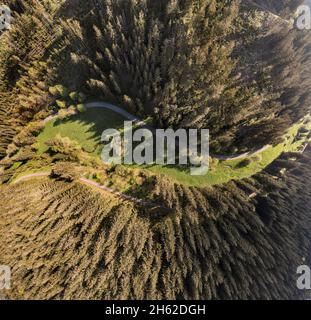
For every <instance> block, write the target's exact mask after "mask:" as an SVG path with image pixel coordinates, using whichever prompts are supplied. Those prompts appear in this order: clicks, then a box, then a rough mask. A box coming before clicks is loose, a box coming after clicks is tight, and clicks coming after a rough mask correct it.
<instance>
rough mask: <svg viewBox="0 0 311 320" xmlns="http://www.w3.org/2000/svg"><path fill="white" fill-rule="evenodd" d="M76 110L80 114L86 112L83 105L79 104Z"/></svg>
mask: <svg viewBox="0 0 311 320" xmlns="http://www.w3.org/2000/svg"><path fill="white" fill-rule="evenodd" d="M77 110H78V111H79V112H80V113H84V112H86V107H85V105H84V104H83V103H80V104H78V105H77Z"/></svg>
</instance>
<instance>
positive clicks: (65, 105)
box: [56, 100, 67, 109]
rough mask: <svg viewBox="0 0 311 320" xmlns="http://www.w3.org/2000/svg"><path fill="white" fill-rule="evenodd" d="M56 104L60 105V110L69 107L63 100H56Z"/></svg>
mask: <svg viewBox="0 0 311 320" xmlns="http://www.w3.org/2000/svg"><path fill="white" fill-rule="evenodd" d="M56 104H57V105H58V107H59V108H61V109H65V108H66V107H67V104H66V101H62V100H56Z"/></svg>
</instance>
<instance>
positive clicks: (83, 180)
mask: <svg viewBox="0 0 311 320" xmlns="http://www.w3.org/2000/svg"><path fill="white" fill-rule="evenodd" d="M50 174H51V172H47V171H45V172H37V173H31V174H28V175H26V176H23V177H20V178H18V179H16V180H15V181H13V184H17V183H20V182H23V181H27V180H31V179H33V178H43V177H49V176H50ZM78 181H79V182H81V183H83V184H86V185H88V186H92V187H95V188H97V189H100V190H102V191H106V192H108V193H110V194H112V195H114V196H115V197H118V198H120V199H122V200H126V201H131V202H134V203H136V204H139V205H143V206H152V207H158V208H162V209H166V210H169V208H167V207H164V206H160V205H159V204H156V203H154V202H151V201H144V200H142V199H139V198H136V197H133V196H130V195H127V194H125V193H122V192H119V191H117V190H114V189H111V188H108V187H106V186H104V185H101V184H99V183H97V182H95V181H92V180H89V179H86V178H80V179H79V180H78Z"/></svg>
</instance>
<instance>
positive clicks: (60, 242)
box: [0, 0, 311, 300]
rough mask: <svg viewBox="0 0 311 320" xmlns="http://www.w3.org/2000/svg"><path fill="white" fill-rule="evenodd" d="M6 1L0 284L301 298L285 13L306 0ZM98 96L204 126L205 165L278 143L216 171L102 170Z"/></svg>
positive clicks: (309, 243)
mask: <svg viewBox="0 0 311 320" xmlns="http://www.w3.org/2000/svg"><path fill="white" fill-rule="evenodd" d="M2 2H3V3H4V4H6V5H8V6H9V8H10V9H11V10H12V18H13V19H12V26H11V28H10V29H9V30H3V31H0V202H1V205H0V234H1V236H0V265H9V266H11V268H12V277H13V278H12V280H13V281H12V283H13V286H12V288H11V290H10V291H8V292H2V291H1V290H0V298H3V297H4V298H7V299H56V300H58V299H61V300H62V299H66V300H67V299H78V300H83V299H96V300H102V299H122V300H123V299H132V300H140V299H159V300H161V299H173V300H175V299H177V300H181V299H186V300H191V299H198V300H201V299H203V300H204V299H205V300H228V299H232V300H237V299H251V300H253V299H267V300H270V299H305V298H308V297H309V296H310V292H305V291H302V290H299V289H298V288H297V286H296V280H297V274H296V270H297V267H298V266H300V265H302V264H307V265H309V266H311V256H310V252H311V250H310V249H311V237H310V229H311V212H310V205H311V196H310V188H311V149H310V146H309V142H310V138H311V134H310V129H311V120H310V105H311V104H310V98H311V78H310V66H311V32H310V30H299V29H297V28H296V27H295V25H293V24H292V23H291V22H290V19H295V15H294V14H295V11H296V9H297V7H298V6H299V5H301V4H303V3H304V1H303V0H297V1H296V0H295V1H285V0H284V1H283V0H282V1H280V0H261V1H257V0H254V1H248V0H157V1H153V0H119V1H113V0H88V1H85V0H84V1H82V0H42V1H39V0H29V1H27V2H26V1H21V0H3V1H2ZM92 101H104V102H106V103H111V104H114V105H116V106H119V107H120V108H122V109H124V110H125V111H126V112H128V113H130V114H133V115H135V116H137V117H140V118H141V119H148V123H150V125H152V127H154V128H162V129H168V128H172V129H180V128H183V129H187V130H188V129H193V128H195V129H206V128H208V129H209V130H210V135H211V141H210V148H211V153H212V154H217V155H223V158H222V159H221V158H220V157H218V159H216V157H215V158H214V159H213V157H212V156H211V161H210V162H211V170H218V171H221V170H228V166H229V164H228V163H229V162H226V161H225V160H224V159H225V157H226V156H229V157H230V156H232V157H234V156H238V155H239V154H242V153H249V154H252V153H254V152H256V150H260V149H261V148H263V147H264V146H269V147H270V148H271V149H268V151H267V152H266V153H262V154H258V155H257V154H256V156H252V157H250V158H246V159H244V158H242V160H236V161H235V162H234V161H232V163H231V164H230V165H231V167H230V170H231V171H226V172H230V174H229V173H226V175H225V177H224V179H223V180H221V179H219V180H217V181H216V182H213V183H210V184H209V183H206V184H202V183H201V182H200V181H199V182H198V183H196V184H194V183H188V184H186V183H185V184H183V183H182V181H181V180H178V179H173V178H174V174H171V175H168V174H166V173H167V172H168V171H169V170H171V168H165V169H166V170H163V171H161V172H160V173H159V172H156V173H155V171H152V170H148V168H136V167H135V168H134V167H129V166H122V165H119V166H115V165H112V166H110V167H109V166H107V165H104V164H103V163H101V161H100V159H99V158H98V157H97V153H96V152H97V148H98V146H97V145H96V143H95V142H96V141H97V140H96V139H97V137H95V138H94V136H95V135H96V134H97V131H99V129H102V126H104V125H115V126H118V125H119V121H120V119H119V118H117V117H116V116H112V115H111V114H110V113H108V112H106V113H104V112H103V113H101V114H99V110H93V111H90V110H88V108H87V106H88V102H92ZM97 111H98V115H96V114H95V113H96V112H97ZM55 117H57V119H56V118H55ZM96 118H98V119H100V120H101V121H102V123H103V124H102V126H100V125H98V123H96V121H95V120H96ZM49 121H50V122H49ZM51 121H52V122H51ZM59 124H61V125H62V127H57V125H59ZM66 126H67V127H66ZM55 128H56V129H55ZM57 128H62V131H61V130H59V133H58V134H57V135H55V136H52V134H51V131H52V129H53V130H57ZM66 128H69V129H66ZM81 128H82V129H83V130H84V131H83V132H84V134H85V136H84V137H83V138H81V136H78V133H79V134H80V131H78V130H82V129H81ZM48 130H50V131H48ZM66 130H67V131H66ZM69 130H71V131H72V132H73V133H72V136H64V135H66V133H67V132H69ZM75 130H76V131H75ZM81 132H82V131H81ZM75 135H76V136H75ZM44 139H45V140H44ZM92 139H93V140H94V141H95V142H94V143H93V140H92ZM46 140H48V141H46ZM91 142H92V143H91ZM254 154H255V153H254ZM268 156H269V161H268V160H266V157H268ZM272 156H273V157H272ZM259 164H260V165H259ZM215 168H216V169H215ZM253 168H255V169H256V170H255V169H254V170H253ZM182 169H183V168H182ZM160 170H162V169H161V168H160V169H158V171H160ZM239 170H240V171H243V170H244V171H245V172H246V173H244V174H243V175H239V174H234V173H232V171H237V172H240V171H239ZM218 171H217V172H218ZM182 174H184V175H186V173H184V172H182ZM231 174H232V176H231ZM27 176H32V179H26V178H27ZM25 177H26V178H25ZM309 178H310V180H309ZM207 181H208V180H207ZM100 186H101V187H100ZM25 190H26V192H25Z"/></svg>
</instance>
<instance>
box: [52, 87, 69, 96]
mask: <svg viewBox="0 0 311 320" xmlns="http://www.w3.org/2000/svg"><path fill="white" fill-rule="evenodd" d="M55 88H56V90H57V91H58V93H59V94H60V96H61V97H63V98H66V97H68V93H69V92H68V89H67V88H66V87H64V86H62V85H61V84H59V85H57V86H55Z"/></svg>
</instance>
